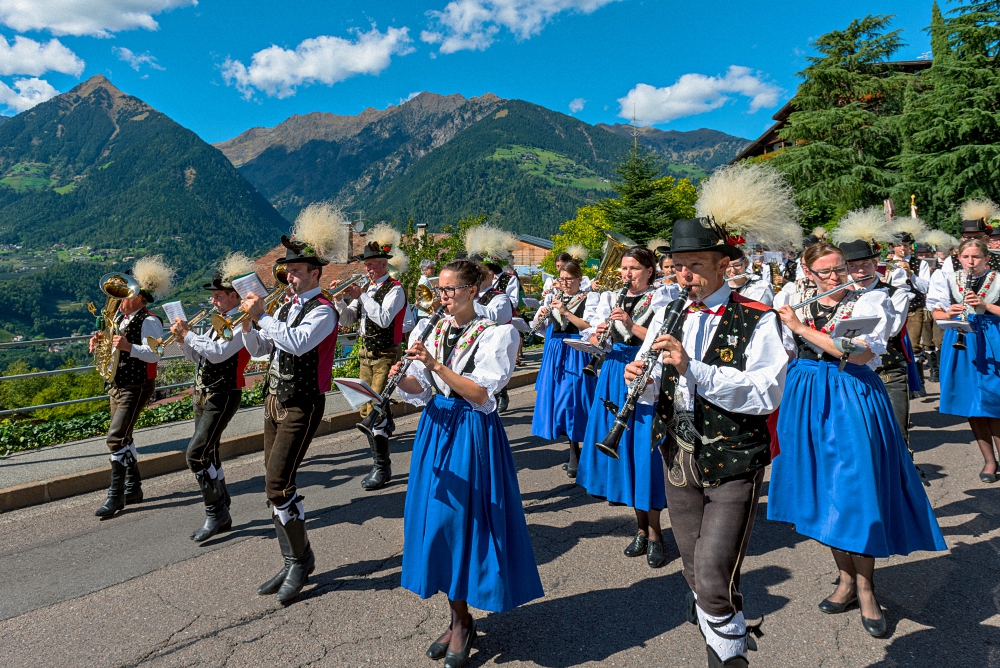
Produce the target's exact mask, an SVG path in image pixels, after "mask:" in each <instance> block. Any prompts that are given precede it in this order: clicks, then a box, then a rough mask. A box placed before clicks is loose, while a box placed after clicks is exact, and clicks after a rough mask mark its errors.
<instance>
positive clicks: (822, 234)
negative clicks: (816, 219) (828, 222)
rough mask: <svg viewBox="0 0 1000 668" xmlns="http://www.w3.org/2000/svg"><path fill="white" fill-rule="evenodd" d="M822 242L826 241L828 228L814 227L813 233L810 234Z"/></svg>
mask: <svg viewBox="0 0 1000 668" xmlns="http://www.w3.org/2000/svg"><path fill="white" fill-rule="evenodd" d="M810 234H812V235H813V236H814V237H816V238H817V239H819V240H820V241H823V240H824V239H826V228H825V227H814V228H813V231H812V232H811V233H810Z"/></svg>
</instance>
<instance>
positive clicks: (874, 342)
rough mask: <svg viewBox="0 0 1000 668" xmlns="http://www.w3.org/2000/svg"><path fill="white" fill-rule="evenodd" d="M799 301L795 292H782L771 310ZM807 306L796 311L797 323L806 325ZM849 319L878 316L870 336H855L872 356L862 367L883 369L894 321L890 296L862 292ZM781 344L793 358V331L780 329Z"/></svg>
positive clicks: (883, 293) (796, 347) (795, 352)
mask: <svg viewBox="0 0 1000 668" xmlns="http://www.w3.org/2000/svg"><path fill="white" fill-rule="evenodd" d="M800 301H802V300H801V298H800V297H799V293H798V292H796V291H787V292H786V291H785V290H782V291H781V292H779V293H778V294H777V295H775V297H774V308H775V309H778V308H781V307H782V306H786V305H792V306H794V305H795V304H797V303H799V302H800ZM807 308H809V307H808V306H806V307H803V308H800V309H796V310H795V315H797V316H798V317H799V320H801V321H803V322H805V313H804V311H805V309H807ZM851 317H857V318H867V317H878V318H879V322H878V324H877V325H876V326H875V330H874V331H873V332H872V333H870V334H864V335H862V336H859V337H857V339H858V340H860V341H863V342H864V343H865V345H867V346H868V348H869V350H871V351H872V352H873V353H874V354H875V357H873V358H871V359H870V360H868V361H867V362H866V363H865V364H866V366H868V367H869V368H870V369H871V370H872V371H878V369H879V367H881V366H882V355H884V354H885V353H886V344H887V343H888V341H889V338H890V337H891V336H892V334H891V331H890V330H891V328H892V325H893V323H894V322H895V321H896V310H895V309H894V308H893V306H892V300H890V299H889V295H888V294H887V293H886V292H885V290H872V291H870V292H865V293H864V294H862V295H861V296H860V297H858V300H857V302H855V304H854V310H853V311H852V312H851ZM781 331H782V342H783V344H784V346H785V350H787V351H788V352H789V353H790V354H791V355H792V356H793V357H795V356H797V354H798V346H797V345H796V343H795V335H794V334H792V330H791V329H789V328H788V327H782V330H781ZM808 345H809V346H810V347H811V348H813V350H816V352H817V353H819V354H822V353H823V352H824V351H822V350H819V349H817V348H816V346H813V345H812V344H808Z"/></svg>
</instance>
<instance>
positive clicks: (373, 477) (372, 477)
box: [361, 466, 392, 492]
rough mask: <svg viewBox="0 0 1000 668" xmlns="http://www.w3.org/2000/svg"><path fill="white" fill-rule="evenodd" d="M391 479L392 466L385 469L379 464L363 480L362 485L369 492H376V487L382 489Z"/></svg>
mask: <svg viewBox="0 0 1000 668" xmlns="http://www.w3.org/2000/svg"><path fill="white" fill-rule="evenodd" d="M391 479H392V469H391V468H388V469H384V470H383V469H380V468H379V467H377V466H373V467H372V470H371V471H369V473H368V475H366V476H365V477H364V478H363V479H362V480H361V487H362V488H363V489H365V490H367V491H369V492H374V491H375V490H376V489H382V488H383V487H385V486H386V485H387V484H389V480H391Z"/></svg>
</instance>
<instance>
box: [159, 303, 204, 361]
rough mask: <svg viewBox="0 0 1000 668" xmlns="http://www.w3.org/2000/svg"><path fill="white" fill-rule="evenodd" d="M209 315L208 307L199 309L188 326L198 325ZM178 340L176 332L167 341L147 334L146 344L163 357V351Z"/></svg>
mask: <svg viewBox="0 0 1000 668" xmlns="http://www.w3.org/2000/svg"><path fill="white" fill-rule="evenodd" d="M207 315H208V309H207V308H203V309H202V310H200V311H198V313H196V314H195V316H194V317H193V318H191V319H190V320H188V323H187V324H188V327H190V326H191V325H197V324H198V323H199V322H201V321H202V320H204V319H205V316H207ZM169 324H170V323H168V326H169ZM176 342H177V335H176V334H171V335H170V336H168V337H167V339H166V340H165V341H164V340H163V339H157V338H155V337H152V336H147V337H146V345H148V346H149V349H150V350H152V351H154V352H155V353H156V354H157V355H159V356H160V357H163V353H164V351H166V349H167V346H169V345H172V344H174V343H176Z"/></svg>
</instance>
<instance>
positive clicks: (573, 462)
mask: <svg viewBox="0 0 1000 668" xmlns="http://www.w3.org/2000/svg"><path fill="white" fill-rule="evenodd" d="M579 466H580V444H579V443H577V442H576V441H570V442H569V462H567V463H566V475H568V476H569V477H570V478H575V477H576V470H577V469H578V468H579Z"/></svg>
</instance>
